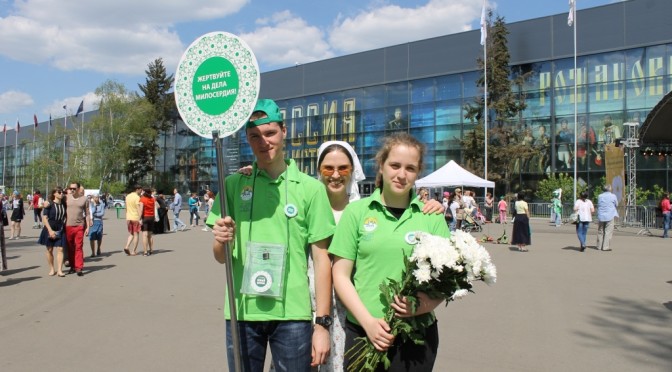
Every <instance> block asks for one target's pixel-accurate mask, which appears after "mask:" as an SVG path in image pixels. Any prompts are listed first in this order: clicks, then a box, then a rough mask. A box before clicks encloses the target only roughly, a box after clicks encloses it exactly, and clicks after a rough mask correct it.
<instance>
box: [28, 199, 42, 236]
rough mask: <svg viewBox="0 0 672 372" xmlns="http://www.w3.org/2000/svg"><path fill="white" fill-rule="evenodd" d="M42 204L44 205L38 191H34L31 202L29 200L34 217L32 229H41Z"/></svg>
mask: <svg viewBox="0 0 672 372" xmlns="http://www.w3.org/2000/svg"><path fill="white" fill-rule="evenodd" d="M42 204H44V199H42V195H41V194H40V190H35V192H34V193H33V200H31V203H30V207H31V209H32V210H33V213H34V215H35V223H33V229H41V228H42Z"/></svg>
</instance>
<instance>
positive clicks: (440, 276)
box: [346, 230, 497, 371]
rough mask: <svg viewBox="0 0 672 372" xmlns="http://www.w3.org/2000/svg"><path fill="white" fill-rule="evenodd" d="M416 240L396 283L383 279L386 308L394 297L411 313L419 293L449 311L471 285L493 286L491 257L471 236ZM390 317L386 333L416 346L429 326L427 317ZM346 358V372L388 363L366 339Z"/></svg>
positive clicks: (428, 236)
mask: <svg viewBox="0 0 672 372" xmlns="http://www.w3.org/2000/svg"><path fill="white" fill-rule="evenodd" d="M415 238H416V240H417V244H416V245H415V248H414V249H413V254H412V255H411V257H409V258H404V260H405V269H404V272H403V273H402V280H401V282H397V281H396V280H392V279H388V282H387V283H382V284H381V285H380V290H381V292H382V293H383V295H384V296H385V298H386V299H387V302H388V304H391V303H392V302H394V296H399V297H406V298H407V300H408V301H409V303H410V304H411V306H412V307H413V311H415V307H416V306H417V297H416V295H417V293H418V292H424V293H426V294H427V295H428V296H429V297H431V298H434V299H439V298H440V299H444V300H446V305H448V302H450V301H453V300H455V299H458V298H461V297H464V296H466V295H467V294H468V293H469V292H473V291H472V290H471V288H472V287H473V284H472V283H473V282H474V281H475V280H483V281H484V282H485V283H487V284H488V285H490V284H494V283H495V282H496V281H497V269H496V268H495V265H493V264H492V261H491V259H490V254H489V253H488V251H486V250H485V248H484V247H483V246H482V245H480V244H479V243H478V241H477V240H476V239H475V238H474V237H473V236H471V234H469V233H466V232H463V231H460V230H458V231H455V232H453V233H452V235H451V237H450V238H443V237H440V236H434V235H431V234H427V233H424V232H417V233H416V234H415ZM394 313H395V312H394V309H392V308H391V307H389V306H388V310H387V312H386V315H385V321H386V322H387V324H389V325H390V328H391V331H390V333H391V334H393V335H394V336H395V337H402V338H403V339H404V340H412V341H413V342H415V343H416V344H422V343H424V341H423V340H422V335H423V331H424V329H425V328H426V327H427V326H429V325H431V323H429V322H428V321H427V320H428V319H427V317H410V318H398V317H395V316H394ZM431 321H433V319H431ZM346 355H347V356H349V357H350V359H351V360H352V363H351V364H350V366H349V367H348V370H349V371H373V370H375V369H376V367H377V366H378V364H379V363H381V362H382V363H384V365H385V367H386V368H387V367H389V363H390V361H389V359H388V358H387V352H381V351H378V350H376V349H375V348H374V346H373V344H372V343H371V342H370V341H369V340H368V338H366V337H362V338H360V339H359V341H358V342H357V343H356V344H355V345H354V346H353V347H352V348H351V349H350V350H348V351H347V353H346Z"/></svg>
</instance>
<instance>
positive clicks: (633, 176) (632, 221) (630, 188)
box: [622, 123, 650, 234]
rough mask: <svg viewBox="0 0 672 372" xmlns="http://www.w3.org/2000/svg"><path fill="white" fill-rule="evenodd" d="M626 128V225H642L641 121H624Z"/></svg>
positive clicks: (646, 230)
mask: <svg viewBox="0 0 672 372" xmlns="http://www.w3.org/2000/svg"><path fill="white" fill-rule="evenodd" d="M623 129H624V130H625V138H624V139H623V141H622V145H623V147H625V148H626V155H627V158H628V160H627V164H626V172H627V177H626V178H627V184H626V192H627V194H626V198H625V220H624V223H625V225H626V226H642V225H640V223H641V222H640V221H637V149H638V148H639V123H623ZM643 230H645V231H640V232H639V233H638V234H641V233H643V232H647V233H649V234H650V231H648V228H645V229H643Z"/></svg>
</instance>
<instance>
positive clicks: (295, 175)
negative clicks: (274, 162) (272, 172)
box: [252, 159, 301, 183]
mask: <svg viewBox="0 0 672 372" xmlns="http://www.w3.org/2000/svg"><path fill="white" fill-rule="evenodd" d="M285 164H287V170H286V171H285V172H283V173H282V174H281V175H280V176H279V177H278V178H277V179H276V180H274V181H273V182H280V181H282V180H284V179H285V177H287V180H289V181H292V182H296V183H300V182H301V177H300V174H301V171H299V167H297V166H296V162H295V161H294V159H285ZM252 175H253V176H254V175H256V177H259V176H263V177H266V178H269V176H268V173H266V171H265V170H263V169H258V168H257V162H256V161H255V162H254V163H253V164H252Z"/></svg>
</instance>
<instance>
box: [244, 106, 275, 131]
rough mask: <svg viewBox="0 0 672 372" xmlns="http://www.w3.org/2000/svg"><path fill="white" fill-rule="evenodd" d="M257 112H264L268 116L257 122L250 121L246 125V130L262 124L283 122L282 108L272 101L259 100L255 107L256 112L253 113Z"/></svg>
mask: <svg viewBox="0 0 672 372" xmlns="http://www.w3.org/2000/svg"><path fill="white" fill-rule="evenodd" d="M257 111H261V112H263V113H264V114H266V117H265V118H261V119H257V120H249V121H248V122H247V124H246V125H245V127H246V128H253V127H256V126H259V125H262V124H268V123H273V122H276V123H282V122H283V118H282V114H281V113H280V108H279V107H278V105H277V104H276V103H275V101H273V100H272V99H260V100H258V101H257V104H256V105H255V106H254V111H252V112H257Z"/></svg>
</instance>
